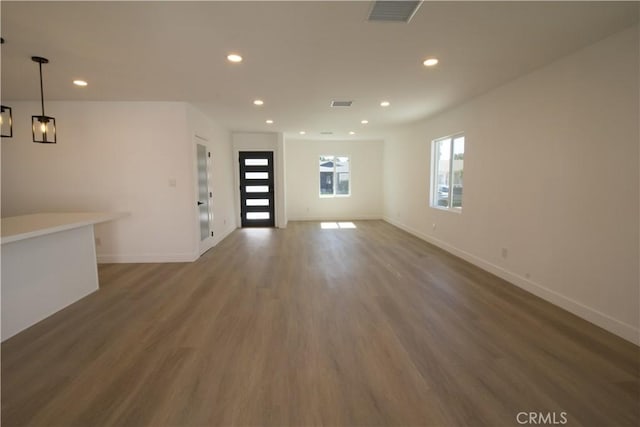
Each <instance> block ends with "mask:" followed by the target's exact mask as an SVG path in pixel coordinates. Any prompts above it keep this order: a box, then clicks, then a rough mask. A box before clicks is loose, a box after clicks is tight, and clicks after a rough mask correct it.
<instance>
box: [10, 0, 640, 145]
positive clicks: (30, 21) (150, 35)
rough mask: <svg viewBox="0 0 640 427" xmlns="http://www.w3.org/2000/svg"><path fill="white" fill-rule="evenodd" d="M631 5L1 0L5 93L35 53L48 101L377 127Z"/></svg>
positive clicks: (537, 56) (306, 125)
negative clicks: (431, 63)
mask: <svg viewBox="0 0 640 427" xmlns="http://www.w3.org/2000/svg"><path fill="white" fill-rule="evenodd" d="M638 5H639V3H638V2H535V3H533V2H527V3H522V2H432V1H426V2H425V3H424V4H423V5H422V6H421V7H420V9H419V10H418V12H417V13H416V15H415V16H414V18H413V20H412V21H411V22H410V23H408V24H404V23H372V22H367V15H368V12H369V9H370V7H371V2H370V1H354V2H346V1H340V2H337V1H334V2H328V1H325V2H309V1H297V2H293V1H286V2H271V1H261V2H240V1H233V2H221V1H216V2H202V1H201V2H44V3H35V2H9V1H2V2H1V12H2V27H1V28H2V37H4V38H5V40H6V43H5V44H4V45H2V98H3V103H8V102H7V101H9V100H34V99H39V85H38V71H37V65H36V64H35V63H33V62H32V61H31V60H30V57H31V56H32V55H39V56H45V57H47V58H49V60H50V61H51V62H50V64H48V65H45V66H44V79H45V99H46V100H114V101H115V100H118V101H125V100H126V101H132V100H147V101H149V100H157V101H186V102H191V103H194V104H196V105H197V106H199V107H200V108H201V109H202V110H203V111H204V112H205V113H207V114H209V115H210V116H211V117H212V118H214V119H215V120H216V121H217V122H219V123H221V124H223V125H225V126H227V127H228V128H230V129H232V130H238V131H239V130H243V131H279V132H285V133H286V134H287V135H295V136H296V137H297V136H298V131H300V130H305V131H306V132H307V135H306V137H307V138H319V137H320V135H319V133H320V132H321V131H332V132H334V135H333V138H347V137H348V135H347V133H348V131H350V130H353V131H355V132H357V135H356V136H355V137H359V138H366V137H376V136H379V135H380V133H381V132H382V131H384V130H385V129H386V128H387V127H389V126H393V125H398V124H402V123H407V122H411V121H415V120H417V119H420V118H423V117H427V116H430V115H433V114H436V113H438V112H440V111H443V110H445V109H447V108H451V107H452V106H454V105H456V104H459V103H461V102H463V101H464V100H467V99H469V98H471V97H474V96H477V95H479V94H481V93H484V92H486V91H488V90H490V89H492V88H494V87H496V86H499V85H501V84H504V83H505V82H507V81H509V80H511V79H514V78H516V77H518V76H520V75H522V74H525V73H527V72H529V71H531V70H533V69H535V68H537V67H540V66H542V65H545V64H547V63H549V62H551V61H553V60H555V59H558V58H560V57H562V56H564V55H566V54H568V53H570V52H572V51H575V50H577V49H580V48H581V47H584V46H587V45H589V44H591V43H593V42H595V41H597V40H599V39H602V38H604V37H606V36H607V35H610V34H613V33H615V32H617V31H619V30H621V29H623V28H625V27H627V26H630V25H633V24H635V23H637V22H638V17H639V8H638ZM229 52H237V53H240V54H241V55H242V56H243V57H244V61H243V62H242V63H241V64H231V63H229V62H227V60H226V55H227V54H228V53H229ZM428 56H435V57H437V58H439V60H440V64H439V65H438V66H437V67H435V68H434V69H427V68H426V67H424V66H423V65H422V61H423V60H424V58H426V57H428ZM76 78H82V79H85V80H87V81H88V82H89V86H88V87H86V88H84V89H80V88H77V87H75V86H74V85H73V84H72V80H73V79H76ZM255 98H260V99H263V100H264V101H265V105H264V106H262V107H256V106H254V105H253V104H252V100H253V99H255ZM332 99H341V100H342V99H348V100H353V101H354V102H353V106H352V107H351V108H349V109H332V108H331V107H330V106H329V103H330V101H331V100H332ZM382 100H388V101H390V102H391V106H390V107H388V108H382V107H380V106H379V102H380V101H382ZM266 119H273V120H274V121H275V124H273V125H267V124H265V120H266ZM362 119H368V120H369V122H370V123H369V124H368V125H362V124H360V120H362Z"/></svg>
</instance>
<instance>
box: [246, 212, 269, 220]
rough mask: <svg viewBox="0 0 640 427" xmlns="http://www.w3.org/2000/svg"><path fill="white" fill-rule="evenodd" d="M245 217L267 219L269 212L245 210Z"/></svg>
mask: <svg viewBox="0 0 640 427" xmlns="http://www.w3.org/2000/svg"><path fill="white" fill-rule="evenodd" d="M247 219H269V212H247Z"/></svg>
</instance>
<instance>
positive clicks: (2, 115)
mask: <svg viewBox="0 0 640 427" xmlns="http://www.w3.org/2000/svg"><path fill="white" fill-rule="evenodd" d="M0 136H1V137H3V138H11V137H12V136H13V116H12V115H11V107H7V106H6V105H0Z"/></svg>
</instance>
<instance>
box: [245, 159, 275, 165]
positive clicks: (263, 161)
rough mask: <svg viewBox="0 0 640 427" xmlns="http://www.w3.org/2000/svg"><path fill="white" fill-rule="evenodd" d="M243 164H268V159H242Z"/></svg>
mask: <svg viewBox="0 0 640 427" xmlns="http://www.w3.org/2000/svg"><path fill="white" fill-rule="evenodd" d="M244 164H245V166H268V165H269V160H268V159H244Z"/></svg>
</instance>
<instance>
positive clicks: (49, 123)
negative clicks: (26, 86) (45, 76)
mask: <svg viewBox="0 0 640 427" xmlns="http://www.w3.org/2000/svg"><path fill="white" fill-rule="evenodd" d="M31 60H32V61H33V62H37V63H38V65H39V68H40V103H41V106H42V114H40V115H39V116H31V129H32V132H33V142H39V143H42V144H55V143H56V119H55V118H53V117H49V116H47V115H46V114H45V113H44V89H43V86H42V64H47V63H48V62H49V60H48V59H47V58H42V57H40V56H32V57H31Z"/></svg>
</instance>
